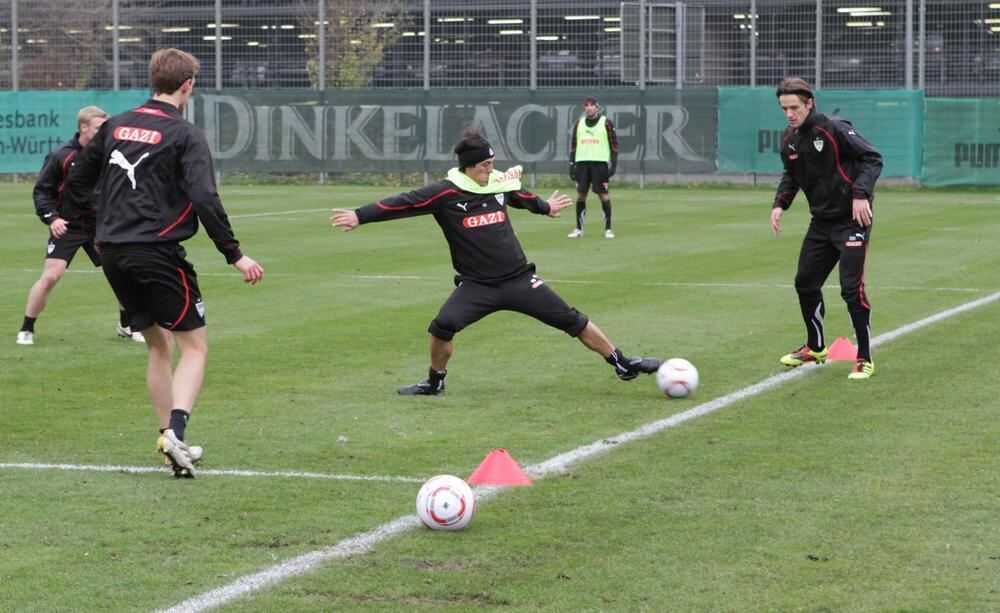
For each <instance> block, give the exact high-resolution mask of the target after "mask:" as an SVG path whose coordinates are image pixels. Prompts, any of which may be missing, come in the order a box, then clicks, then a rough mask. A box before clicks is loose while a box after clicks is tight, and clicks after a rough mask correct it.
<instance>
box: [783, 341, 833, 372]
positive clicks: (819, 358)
mask: <svg viewBox="0 0 1000 613" xmlns="http://www.w3.org/2000/svg"><path fill="white" fill-rule="evenodd" d="M826 354H827V349H826V348H825V347H824V348H823V350H822V351H813V350H812V349H810V348H809V345H802V346H801V347H799V348H798V349H796V350H795V351H793V352H791V353H789V354H788V355H786V356H783V357H782V358H781V363H782V364H784V365H785V366H788V367H790V368H795V367H796V366H802V365H803V364H807V363H809V362H815V363H817V364H822V363H823V362H825V361H826Z"/></svg>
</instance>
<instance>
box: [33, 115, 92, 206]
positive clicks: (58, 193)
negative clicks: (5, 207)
mask: <svg viewBox="0 0 1000 613" xmlns="http://www.w3.org/2000/svg"><path fill="white" fill-rule="evenodd" d="M81 149H83V147H82V146H81V145H80V133H79V132H77V133H76V134H74V135H73V138H71V139H70V140H68V141H66V142H65V143H63V144H61V145H59V148H57V149H56V150H55V151H53V152H51V153H49V154H48V155H47V156H45V162H44V163H43V164H42V169H41V171H39V173H38V178H37V179H36V180H35V189H34V191H33V192H32V193H31V196H32V199H33V200H34V201H35V213H36V214H37V215H38V218H39V219H41V220H42V223H44V224H45V225H47V226H48V225H51V224H52V222H53V221H55V220H57V219H60V218H62V219H65V220H66V221H68V222H70V223H71V224H72V223H74V222H78V223H83V221H84V220H86V219H88V218H92V217H93V216H94V214H95V210H94V203H93V201H92V200H91V194H90V193H88V194H87V196H86V197H85V198H83V201H82V202H80V203H79V204H78V205H76V206H67V207H64V206H63V201H64V200H65V199H66V197H67V195H66V191H65V187H66V177H67V176H68V175H69V170H70V168H72V167H73V165H74V164H75V163H76V162H75V161H74V160H75V158H76V156H77V154H78V153H79V152H80V150H81Z"/></svg>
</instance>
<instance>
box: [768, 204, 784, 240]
mask: <svg viewBox="0 0 1000 613" xmlns="http://www.w3.org/2000/svg"><path fill="white" fill-rule="evenodd" d="M784 212H785V210H784V209H782V208H781V207H780V206H776V207H774V208H773V209H771V232H774V235H775V236H778V235H779V234H781V214H782V213H784Z"/></svg>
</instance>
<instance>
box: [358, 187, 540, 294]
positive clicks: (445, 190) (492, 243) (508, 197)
mask: <svg viewBox="0 0 1000 613" xmlns="http://www.w3.org/2000/svg"><path fill="white" fill-rule="evenodd" d="M508 207H514V208H516V209H527V210H529V211H531V212H532V213H537V214H540V215H547V214H548V213H549V204H548V203H547V202H545V201H544V200H542V199H541V198H539V197H538V196H536V195H534V194H532V193H530V192H527V191H525V190H521V191H509V192H501V193H499V194H474V193H471V192H466V191H462V190H461V189H459V188H458V187H457V186H456V185H455V184H454V183H452V182H451V181H448V180H444V181H441V182H439V183H435V184H433V185H428V186H427V187H424V188H423V189H418V190H415V191H412V192H407V193H404V194H399V195H398V196H393V197H391V198H386V199H384V200H379V201H378V202H375V203H372V204H368V205H365V206H363V207H361V208H359V209H357V210H356V213H357V215H358V221H359V222H360V223H363V224H364V223H371V222H376V221H388V220H391V219H400V218H403V217H415V216H417V215H434V219H435V220H436V221H437V223H438V225H439V226H441V231H442V232H443V233H444V237H445V239H447V241H448V247H449V249H450V250H451V263H452V266H454V268H455V271H456V272H458V275H459V276H458V278H457V281H461V280H463V279H470V280H473V281H478V282H480V283H488V284H495V283H499V282H501V281H504V280H507V279H512V278H514V277H517V276H519V275H521V274H524V273H526V272H529V271H533V270H534V265H533V264H530V263H528V259H527V258H526V257H525V255H524V250H522V249H521V243H519V242H518V240H517V236H515V235H514V227H513V226H512V225H511V223H510V219H509V218H508V216H507V209H508Z"/></svg>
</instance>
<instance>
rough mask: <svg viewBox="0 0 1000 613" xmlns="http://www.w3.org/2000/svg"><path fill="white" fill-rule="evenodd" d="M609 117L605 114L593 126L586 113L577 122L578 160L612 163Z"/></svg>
mask: <svg viewBox="0 0 1000 613" xmlns="http://www.w3.org/2000/svg"><path fill="white" fill-rule="evenodd" d="M606 121H607V118H606V117H604V116H603V115H602V116H601V118H600V119H598V120H597V123H596V124H594V127H593V128H591V127H590V126H588V125H587V116H586V115H584V116H583V117H581V118H580V121H579V122H577V124H576V161H577V162H604V163H605V164H610V163H611V145H610V144H608V128H607V127H606V126H605V122H606Z"/></svg>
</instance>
